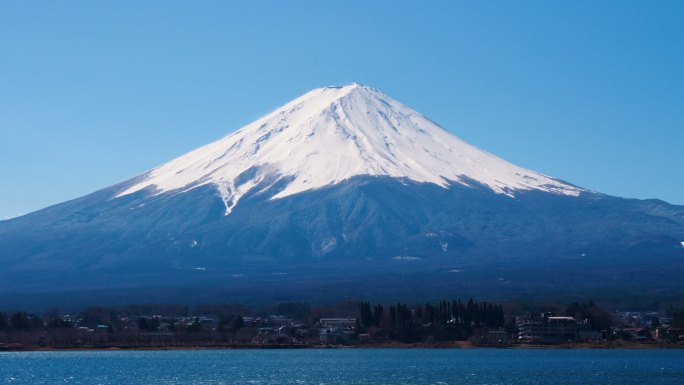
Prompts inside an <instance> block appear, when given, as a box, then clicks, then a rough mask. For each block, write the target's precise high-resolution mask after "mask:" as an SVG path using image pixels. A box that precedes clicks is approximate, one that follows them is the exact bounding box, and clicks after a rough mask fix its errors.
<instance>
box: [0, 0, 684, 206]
mask: <svg viewBox="0 0 684 385" xmlns="http://www.w3.org/2000/svg"><path fill="white" fill-rule="evenodd" d="M682 20H684V1H670V2H669V1H662V0H659V1H626V0H620V1H596V0H592V1H548V0H544V1H470V2H459V1H425V0H421V1H398V0H394V1H386V2H383V1H348V0H345V1H310V2H309V1H241V2H230V1H216V2H212V1H205V0H201V1H159V2H155V1H139V0H136V1H121V0H117V1H83V2H78V1H27V0H21V1H18V0H16V1H10V0H6V1H1V2H0V219H2V218H7V217H11V216H16V215H18V214H22V213H28V212H30V211H33V210H36V209H40V208H42V207H46V206H48V205H51V204H55V203H59V202H62V201H65V200H69V199H73V198H77V197H79V196H82V195H85V194H87V193H89V192H92V191H95V190H98V189H100V188H104V187H107V186H109V185H112V184H114V183H117V182H120V181H123V180H125V179H128V178H130V177H133V176H135V175H137V174H140V173H142V172H144V171H146V170H148V169H151V168H153V167H155V166H157V165H159V164H161V163H164V162H166V161H168V160H171V159H172V158H174V157H176V156H179V155H181V154H183V153H185V152H187V151H189V150H192V149H194V148H196V147H198V146H200V145H203V144H206V143H208V142H210V141H213V140H215V139H218V138H220V137H222V136H224V135H226V134H228V133H230V132H232V131H234V130H236V129H238V128H239V127H241V126H242V125H244V124H247V123H249V122H251V121H252V120H254V119H256V118H258V117H259V116H261V115H263V114H265V113H267V112H269V111H270V110H272V109H274V108H275V107H277V106H278V105H280V104H283V103H285V102H287V101H289V100H290V99H293V98H295V97H297V96H299V95H301V94H303V93H304V92H306V91H308V90H310V89H312V88H316V87H320V86H326V85H341V84H346V83H350V82H359V83H363V84H366V85H370V86H372V87H376V88H379V89H380V90H382V91H383V92H384V93H386V94H388V95H389V96H391V97H393V98H395V99H397V100H399V101H401V102H403V103H404V104H407V105H408V106H410V107H412V108H414V109H416V110H418V111H420V112H422V113H423V114H425V115H426V116H428V117H429V118H431V119H432V120H434V121H436V122H438V123H439V124H440V125H442V126H444V127H445V128H447V129H449V130H450V131H451V132H453V133H454V134H456V135H458V136H459V137H461V138H462V139H464V140H466V141H468V142H470V143H471V144H474V145H476V146H478V147H480V148H483V149H485V150H487V151H489V152H492V153H494V154H496V155H498V156H500V157H502V158H504V159H506V160H509V161H511V162H513V163H516V164H518V165H521V166H524V167H527V168H531V169H534V170H537V171H540V172H542V173H545V174H548V175H551V176H554V177H558V178H561V179H564V180H567V181H569V182H572V183H574V184H577V185H580V186H583V187H586V188H589V189H592V190H596V191H600V192H604V193H608V194H612V195H618V196H625V197H634V198H660V199H664V200H666V201H669V202H671V203H677V204H684V171H682V169H683V167H682V166H684V22H682Z"/></svg>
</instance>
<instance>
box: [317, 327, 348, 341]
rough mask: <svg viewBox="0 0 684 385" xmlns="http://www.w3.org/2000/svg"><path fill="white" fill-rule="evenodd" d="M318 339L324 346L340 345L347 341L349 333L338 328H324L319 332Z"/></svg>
mask: <svg viewBox="0 0 684 385" xmlns="http://www.w3.org/2000/svg"><path fill="white" fill-rule="evenodd" d="M319 337H320V341H321V342H322V343H324V344H342V343H346V342H348V341H349V338H350V337H351V332H350V331H349V330H343V329H340V328H326V329H322V330H321V332H320V334H319Z"/></svg>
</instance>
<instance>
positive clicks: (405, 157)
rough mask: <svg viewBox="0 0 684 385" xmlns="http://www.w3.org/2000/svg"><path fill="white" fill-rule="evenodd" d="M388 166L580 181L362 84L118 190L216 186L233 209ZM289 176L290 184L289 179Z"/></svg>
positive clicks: (512, 185) (499, 183) (303, 103)
mask: <svg viewBox="0 0 684 385" xmlns="http://www.w3.org/2000/svg"><path fill="white" fill-rule="evenodd" d="M361 175H366V176H387V177H392V178H400V179H402V178H404V179H409V180H412V181H415V182H421V183H433V184H436V185H439V186H442V187H445V188H446V187H448V186H450V185H452V184H462V185H466V186H469V185H472V184H473V182H475V183H479V184H482V185H484V186H486V187H487V188H489V189H491V190H493V191H494V192H496V193H499V194H505V195H508V196H511V197H513V196H515V194H516V191H520V190H540V191H545V192H549V193H553V194H559V195H570V196H578V195H579V194H580V193H581V192H582V191H584V190H582V189H580V188H578V187H575V186H572V185H569V184H567V183H564V182H562V181H559V180H556V179H553V178H551V177H548V176H545V175H542V174H539V173H537V172H534V171H531V170H527V169H524V168H521V167H518V166H515V165H513V164H510V163H508V162H506V161H504V160H502V159H500V158H497V157H496V156H494V155H492V154H489V153H487V152H485V151H482V150H480V149H478V148H476V147H473V146H471V145H469V144H467V143H465V142H464V141H462V140H460V139H459V138H457V137H456V136H454V135H452V134H451V133H449V132H448V131H446V130H445V129H443V128H442V127H440V126H438V125H437V124H435V123H434V122H432V121H430V120H429V119H427V118H426V117H424V116H423V115H421V114H420V113H418V112H416V111H414V110H412V109H411V108H409V107H407V106H405V105H403V104H401V103H399V102H397V101H396V100H394V99H392V98H390V97H388V96H387V95H385V94H383V93H382V92H380V91H378V90H376V89H373V88H370V87H367V86H363V85H360V84H356V83H353V84H349V85H346V86H343V87H325V88H318V89H314V90H313V91H310V92H308V93H307V94H305V95H303V96H301V97H299V98H297V99H295V100H293V101H291V102H289V103H287V104H285V105H284V106H282V107H280V108H278V109H277V110H275V111H274V112H272V113H270V114H268V115H266V116H265V117H263V118H261V119H259V120H257V121H255V122H253V123H251V124H249V125H247V126H245V127H243V128H241V129H240V130H238V131H236V132H234V133H232V134H230V135H228V136H226V137H224V138H222V139H220V140H218V141H216V142H213V143H211V144H208V145H206V146H204V147H201V148H199V149H197V150H194V151H192V152H190V153H188V154H185V155H183V156H181V157H179V158H177V159H174V160H172V161H171V162H169V163H166V164H164V165H162V166H160V167H158V168H156V169H154V170H152V171H150V172H148V173H147V174H145V175H142V176H141V177H139V178H136V179H135V182H134V183H133V184H132V185H129V186H127V187H126V188H125V189H124V190H123V191H120V192H119V193H118V195H117V197H118V196H124V195H128V194H131V193H134V192H137V191H140V190H144V189H150V191H153V193H154V194H155V195H158V194H161V193H165V192H172V193H180V192H185V191H189V190H192V189H194V188H196V187H199V186H204V185H207V184H211V185H214V186H216V188H217V189H218V191H219V192H220V195H221V197H222V199H223V202H224V204H225V208H226V215H227V214H230V213H231V211H232V210H233V208H234V207H235V206H236V205H237V204H238V202H239V200H240V199H241V198H242V197H243V196H244V195H245V194H247V193H248V192H250V191H252V190H253V189H256V190H255V191H252V192H261V191H266V190H269V189H270V188H271V187H273V186H274V185H275V184H276V183H278V184H279V186H280V188H282V190H280V191H279V192H278V193H277V194H275V195H274V196H273V198H272V199H278V198H283V197H286V196H289V195H293V194H296V193H300V192H304V191H308V190H313V189H318V188H321V187H325V186H330V185H334V184H337V183H340V182H342V181H345V180H348V179H350V178H352V177H355V176H361ZM283 186H284V187H283Z"/></svg>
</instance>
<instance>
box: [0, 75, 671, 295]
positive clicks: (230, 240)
mask: <svg viewBox="0 0 684 385" xmlns="http://www.w3.org/2000/svg"><path fill="white" fill-rule="evenodd" d="M682 240H684V207H682V206H674V205H670V204H667V203H665V202H662V201H658V200H635V199H623V198H617V197H611V196H608V195H604V194H600V193H597V192H593V191H589V190H587V189H584V188H581V187H577V186H574V185H572V184H570V183H567V182H564V181H562V180H559V179H556V178H553V177H550V176H546V175H543V174H540V173H537V172H534V171H531V170H527V169H525V168H522V167H518V166H516V165H513V164H511V163H508V162H506V161H505V160H502V159H500V158H498V157H496V156H494V155H492V154H489V153H487V152H485V151H482V150H480V149H478V148H476V147H473V146H471V145H469V144H467V143H465V142H463V141H462V140H460V139H459V138H457V137H456V136H454V135H452V134H451V133H450V132H449V131H447V130H445V129H443V128H442V127H440V126H439V125H437V124H436V123H434V122H432V121H431V120H429V119H428V118H426V117H424V116H423V115H421V114H420V113H418V112H416V111H414V110H412V109H411V108H409V107H407V106H405V105H403V104H401V103H399V102H398V101H395V100H393V99H392V98H390V97H388V96H386V95H384V94H383V93H382V92H380V91H378V90H376V89H373V88H370V87H366V86H363V85H359V84H350V85H347V86H344V87H326V88H319V89H315V90H313V91H310V92H309V93H307V94H305V95H303V96H301V97H299V98H297V99H295V100H293V101H291V102H289V103H287V104H285V105H284V106H282V107H280V108H278V109H277V110H275V111H274V112H272V113H270V114H268V115H266V116H265V117H263V118H261V119H258V120H257V121H255V122H253V123H251V124H249V125H247V126H245V127H243V128H241V129H239V130H237V131H235V132H234V133H232V134H230V135H228V136H226V137H225V138H222V139H220V140H218V141H216V142H213V143H211V144H208V145H206V146H204V147H201V148H199V149H197V150H194V151H192V152H189V153H187V154H185V155H183V156H181V157H179V158H177V159H174V160H172V161H170V162H168V163H166V164H164V165H161V166H159V167H157V168H155V169H153V170H151V171H149V172H147V173H145V174H143V175H140V176H137V177H135V178H132V179H130V180H128V181H125V182H122V183H120V184H117V185H115V186H112V187H109V188H106V189H103V190H100V191H97V192H95V193H92V194H90V195H87V196H85V197H82V198H78V199H75V200H73V201H69V202H65V203H62V204H58V205H55V206H52V207H48V208H46V209H43V210H40V211H37V212H34V213H31V214H28V215H25V216H23V217H20V218H15V219H12V220H8V221H3V222H0V280H1V281H2V282H3V285H2V287H0V301H2V302H0V303H5V304H9V305H12V304H25V303H36V304H55V303H56V304H59V303H62V304H73V303H102V302H105V303H109V302H112V303H113V302H124V303H125V302H160V301H182V302H197V301H199V302H202V301H227V302H241V301H248V300H249V301H255V300H258V301H297V300H308V301H317V300H320V301H323V300H333V299H344V298H373V299H378V300H382V299H386V300H398V299H401V300H411V299H416V300H422V299H430V298H442V297H444V296H446V295H452V294H453V295H461V296H463V295H477V296H481V297H482V296H485V297H489V298H496V299H511V298H521V297H522V298H545V299H556V298H565V297H577V296H591V295H600V296H602V297H610V298H612V299H614V300H620V301H631V302H639V301H642V302H644V301H645V302H648V301H651V300H653V298H655V297H656V296H657V297H658V298H659V299H660V300H664V301H666V300H670V299H672V300H675V299H679V297H680V295H679V294H681V293H682V291H681V290H682V289H683V288H684V283H683V282H682V280H681V279H680V278H679V277H681V274H682V272H684V248H683V247H682V243H681V242H682ZM645 288H648V290H645Z"/></svg>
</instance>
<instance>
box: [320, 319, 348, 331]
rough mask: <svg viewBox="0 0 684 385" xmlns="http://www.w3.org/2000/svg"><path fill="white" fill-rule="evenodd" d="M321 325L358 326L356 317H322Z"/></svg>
mask: <svg viewBox="0 0 684 385" xmlns="http://www.w3.org/2000/svg"><path fill="white" fill-rule="evenodd" d="M320 323H321V326H322V327H324V328H341V329H354V328H356V318H349V317H347V318H321V322H320Z"/></svg>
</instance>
